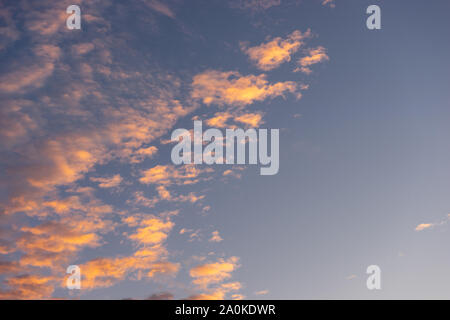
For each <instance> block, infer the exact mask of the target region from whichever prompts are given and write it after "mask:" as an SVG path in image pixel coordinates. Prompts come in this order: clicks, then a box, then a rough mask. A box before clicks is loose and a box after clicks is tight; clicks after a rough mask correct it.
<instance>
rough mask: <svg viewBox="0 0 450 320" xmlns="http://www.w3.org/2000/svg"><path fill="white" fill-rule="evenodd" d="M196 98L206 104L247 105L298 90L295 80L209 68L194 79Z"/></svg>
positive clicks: (194, 96) (194, 94)
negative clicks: (270, 81) (275, 79)
mask: <svg viewBox="0 0 450 320" xmlns="http://www.w3.org/2000/svg"><path fill="white" fill-rule="evenodd" d="M192 86H193V91H192V94H191V95H192V97H193V98H194V99H200V100H201V101H202V102H203V103H204V104H206V105H211V104H217V105H219V106H224V105H233V106H245V105H248V104H252V103H253V102H256V101H263V100H265V99H267V98H275V97H278V96H284V94H285V93H286V92H290V93H292V94H295V93H296V90H297V84H296V83H295V82H293V81H285V82H276V83H273V84H270V83H269V82H268V81H267V79H266V75H265V74H261V75H259V76H255V75H248V76H242V75H241V74H240V73H239V72H233V71H229V72H220V71H215V70H207V71H205V72H203V73H200V74H198V75H196V76H195V77H194V79H193V83H192Z"/></svg>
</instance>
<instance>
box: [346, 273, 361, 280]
mask: <svg viewBox="0 0 450 320" xmlns="http://www.w3.org/2000/svg"><path fill="white" fill-rule="evenodd" d="M356 278H358V276H357V275H356V274H351V275H349V276H347V277H346V278H345V279H347V280H353V279H356Z"/></svg>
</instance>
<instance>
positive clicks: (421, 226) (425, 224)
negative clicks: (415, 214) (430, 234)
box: [414, 214, 450, 231]
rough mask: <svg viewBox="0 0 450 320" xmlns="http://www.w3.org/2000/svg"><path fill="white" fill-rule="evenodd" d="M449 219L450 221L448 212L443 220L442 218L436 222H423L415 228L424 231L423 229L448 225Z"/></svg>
mask: <svg viewBox="0 0 450 320" xmlns="http://www.w3.org/2000/svg"><path fill="white" fill-rule="evenodd" d="M449 221H450V214H448V215H447V216H446V218H445V219H443V220H441V221H439V222H435V223H421V224H419V225H417V226H416V228H415V229H414V230H416V231H423V230H426V229H432V228H434V227H440V226H443V225H446V224H447V223H448V222H449Z"/></svg>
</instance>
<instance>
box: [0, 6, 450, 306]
mask: <svg viewBox="0 0 450 320" xmlns="http://www.w3.org/2000/svg"><path fill="white" fill-rule="evenodd" d="M75 2H76V3H75ZM72 4H77V5H78V6H79V7H80V9H81V29H80V30H76V29H74V30H69V29H68V28H67V27H66V19H67V18H68V17H69V14H67V13H66V8H67V7H68V6H69V5H72ZM373 4H376V5H378V6H379V7H380V8H381V29H380V30H369V29H368V28H367V26H366V19H367V18H368V17H369V15H368V14H366V9H367V7H368V6H370V5H373ZM449 12H450V2H448V1H447V0H434V1H432V2H430V1H425V0H414V1H413V0H397V1H382V0H373V1H372V0H371V1H366V0H358V1H350V0H230V1H222V0H220V1H219V0H208V1H206V0H191V1H186V0H168V1H162V0H132V1H126V2H124V1H113V0H101V1H100V0H96V1H82V0H77V1H73V0H71V1H65V0H62V1H56V2H55V1H49V0H46V1H39V2H38V1H25V0H20V1H1V2H0V99H1V100H0V102H1V103H0V141H1V143H0V154H1V157H0V299H152V300H156V299H450V276H449V274H448V270H449V268H450V250H449V243H450V242H449V240H450V237H449V232H450V230H449V227H450V197H449V196H448V195H449V194H450V170H449V163H450V148H448V141H450V126H449V125H448V121H449V119H450V90H449V89H450V63H449V60H448V57H449V56H450V43H449V41H448V40H447V39H448V36H449V30H450V21H449V20H448V13H449ZM195 120H201V121H202V122H203V126H204V127H205V129H206V128H218V129H220V130H223V131H224V130H225V129H227V128H243V129H251V128H255V129H269V130H270V129H279V130H280V138H279V148H280V151H279V163H280V165H279V171H278V173H277V174H275V175H266V176H265V175H260V171H259V169H260V168H259V166H258V165H249V164H247V165H226V164H213V165H207V164H195V165H194V164H191V165H188V164H183V165H174V164H173V163H172V161H171V150H172V148H173V147H174V145H175V144H174V142H173V141H171V134H172V132H173V131H174V130H176V129H178V128H185V129H187V130H192V129H193V126H194V121H195ZM71 265H77V266H79V268H80V272H81V289H80V290H77V289H72V290H70V289H68V288H67V286H66V281H67V278H68V274H67V273H66V270H67V267H68V266H71ZM370 265H377V266H379V268H380V270H381V289H380V290H368V288H367V286H366V280H367V278H368V277H369V275H368V274H366V269H367V267H368V266H370Z"/></svg>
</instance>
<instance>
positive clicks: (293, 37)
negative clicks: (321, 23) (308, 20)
mask: <svg viewBox="0 0 450 320" xmlns="http://www.w3.org/2000/svg"><path fill="white" fill-rule="evenodd" d="M309 37H311V31H310V30H308V31H306V32H305V33H302V32H301V31H299V30H295V31H294V32H292V33H291V34H290V35H288V36H287V38H286V39H282V38H281V37H276V38H274V39H273V40H271V41H269V42H267V43H263V44H261V45H259V46H255V47H250V48H248V47H247V46H246V45H245V44H243V45H241V49H242V51H243V52H245V53H246V54H247V55H248V56H249V58H250V60H251V61H252V62H253V63H254V64H255V65H256V66H257V67H258V68H259V69H261V70H264V71H269V70H272V69H275V68H277V67H279V66H280V65H281V64H282V63H284V62H288V61H291V55H292V54H294V53H295V52H297V50H298V49H299V48H300V47H301V46H302V45H303V39H305V38H309Z"/></svg>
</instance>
